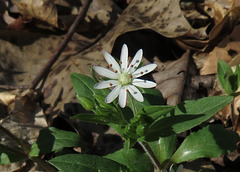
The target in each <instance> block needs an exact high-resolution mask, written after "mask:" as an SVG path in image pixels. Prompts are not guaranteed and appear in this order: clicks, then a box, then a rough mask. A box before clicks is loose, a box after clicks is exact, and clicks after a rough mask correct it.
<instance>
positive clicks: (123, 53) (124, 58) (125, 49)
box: [120, 44, 128, 72]
mask: <svg viewBox="0 0 240 172" xmlns="http://www.w3.org/2000/svg"><path fill="white" fill-rule="evenodd" d="M120 63H121V68H122V71H123V72H125V71H127V66H128V47H127V45H126V44H123V46H122V50H121V55H120Z"/></svg>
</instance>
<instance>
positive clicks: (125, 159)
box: [105, 145, 153, 172]
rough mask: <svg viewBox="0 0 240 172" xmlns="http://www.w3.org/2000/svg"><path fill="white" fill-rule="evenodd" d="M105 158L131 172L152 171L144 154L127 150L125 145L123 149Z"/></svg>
mask: <svg viewBox="0 0 240 172" xmlns="http://www.w3.org/2000/svg"><path fill="white" fill-rule="evenodd" d="M105 158H108V159H111V160H113V161H116V162H118V163H120V164H123V165H124V166H127V167H128V168H129V169H130V171H132V172H134V171H136V172H149V171H153V165H152V162H151V161H150V159H149V157H148V156H147V154H146V153H142V152H140V151H139V150H137V149H129V148H128V146H126V145H125V146H124V148H123V149H121V150H119V151H116V152H114V153H112V154H108V155H106V156H105Z"/></svg>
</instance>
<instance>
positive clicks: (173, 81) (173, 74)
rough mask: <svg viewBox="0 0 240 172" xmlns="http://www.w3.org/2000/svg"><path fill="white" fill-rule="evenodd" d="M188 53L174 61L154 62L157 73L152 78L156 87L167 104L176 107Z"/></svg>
mask: <svg viewBox="0 0 240 172" xmlns="http://www.w3.org/2000/svg"><path fill="white" fill-rule="evenodd" d="M188 59H189V52H186V53H185V54H183V56H182V57H181V58H180V59H178V60H175V61H167V62H165V63H162V62H160V61H155V63H157V64H158V68H157V69H156V70H158V72H157V73H154V74H153V77H154V79H155V81H156V83H157V87H156V88H158V89H159V90H160V91H161V92H162V94H163V97H164V98H166V99H167V104H169V105H176V104H178V103H179V102H180V101H181V97H182V92H183V88H184V84H185V80H186V73H187V69H188Z"/></svg>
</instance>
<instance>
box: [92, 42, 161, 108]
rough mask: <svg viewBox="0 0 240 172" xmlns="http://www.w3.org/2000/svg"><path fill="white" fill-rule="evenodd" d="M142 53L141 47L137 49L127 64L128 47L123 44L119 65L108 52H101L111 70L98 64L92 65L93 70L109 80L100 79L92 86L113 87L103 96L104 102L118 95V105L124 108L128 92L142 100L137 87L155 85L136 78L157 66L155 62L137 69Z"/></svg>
mask: <svg viewBox="0 0 240 172" xmlns="http://www.w3.org/2000/svg"><path fill="white" fill-rule="evenodd" d="M142 55H143V51H142V49H140V50H138V51H137V53H136V54H135V56H134V58H133V60H132V61H131V63H130V64H129V65H128V63H129V60H130V58H128V48H127V45H126V44H123V46H122V51H121V56H120V62H119V63H120V65H119V64H118V63H117V62H116V60H115V59H114V58H113V57H112V56H111V55H110V54H109V53H107V52H106V51H104V52H103V56H104V58H105V60H106V61H107V62H108V64H109V66H110V67H111V68H112V69H113V71H111V70H109V69H106V68H103V67H100V66H93V69H94V70H95V72H97V73H98V74H99V75H101V76H103V77H107V78H109V80H105V81H100V82H99V83H97V84H96V85H95V86H94V88H95V89H104V88H110V87H115V88H113V89H112V91H111V92H110V93H109V94H108V95H107V97H106V98H105V102H106V103H111V102H112V101H113V100H114V99H116V98H117V97H118V96H119V100H118V101H119V105H120V106H121V107H122V108H124V107H125V106H126V102H127V93H128V92H129V93H130V94H131V95H132V96H133V97H134V98H135V99H136V100H137V101H139V102H143V95H142V93H141V92H140V91H139V90H138V89H137V87H142V88H152V87H155V86H156V83H155V82H152V81H148V80H143V79H138V77H141V76H143V75H145V74H147V73H149V72H151V71H153V70H154V69H155V68H156V67H157V65H156V64H154V63H152V64H148V65H146V66H143V67H141V68H139V69H137V68H138V66H139V64H140V62H141V60H142ZM136 86H137V87H136Z"/></svg>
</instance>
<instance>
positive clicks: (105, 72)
mask: <svg viewBox="0 0 240 172" xmlns="http://www.w3.org/2000/svg"><path fill="white" fill-rule="evenodd" d="M93 69H94V70H95V72H97V73H98V74H99V75H101V76H104V77H107V78H110V79H117V78H118V74H117V73H114V72H113V71H111V70H109V69H106V68H104V67H101V66H93Z"/></svg>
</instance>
